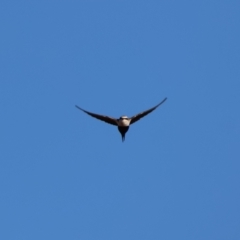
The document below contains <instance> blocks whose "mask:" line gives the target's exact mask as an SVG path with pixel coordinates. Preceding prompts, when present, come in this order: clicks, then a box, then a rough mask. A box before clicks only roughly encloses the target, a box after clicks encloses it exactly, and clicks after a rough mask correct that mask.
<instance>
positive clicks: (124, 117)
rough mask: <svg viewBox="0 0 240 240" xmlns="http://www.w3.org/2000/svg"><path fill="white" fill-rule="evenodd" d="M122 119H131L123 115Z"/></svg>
mask: <svg viewBox="0 0 240 240" xmlns="http://www.w3.org/2000/svg"><path fill="white" fill-rule="evenodd" d="M120 119H122V120H124V119H129V118H128V117H127V116H121V117H120Z"/></svg>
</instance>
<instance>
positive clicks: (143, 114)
mask: <svg viewBox="0 0 240 240" xmlns="http://www.w3.org/2000/svg"><path fill="white" fill-rule="evenodd" d="M166 100H167V98H164V99H163V100H162V101H161V102H160V103H159V104H158V105H156V106H155V107H153V108H150V109H148V110H146V111H144V112H141V113H139V114H137V115H135V116H133V117H131V121H130V124H133V123H135V122H137V121H138V120H139V119H140V118H142V117H145V116H146V115H148V114H149V113H150V112H152V111H153V110H155V109H156V108H157V107H159V106H160V105H161V104H162V103H164V102H165V101H166Z"/></svg>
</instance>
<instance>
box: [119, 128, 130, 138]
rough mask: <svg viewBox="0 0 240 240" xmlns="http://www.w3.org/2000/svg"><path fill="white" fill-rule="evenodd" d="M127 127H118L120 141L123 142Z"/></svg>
mask: <svg viewBox="0 0 240 240" xmlns="http://www.w3.org/2000/svg"><path fill="white" fill-rule="evenodd" d="M128 129H129V127H120V126H119V127H118V131H119V132H120V133H121V135H122V141H124V140H125V134H126V132H127V131H128Z"/></svg>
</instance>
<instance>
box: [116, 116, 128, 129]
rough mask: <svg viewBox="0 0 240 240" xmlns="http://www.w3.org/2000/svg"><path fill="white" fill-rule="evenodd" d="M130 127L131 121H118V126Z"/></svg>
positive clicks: (124, 119) (123, 119)
mask: <svg viewBox="0 0 240 240" xmlns="http://www.w3.org/2000/svg"><path fill="white" fill-rule="evenodd" d="M129 125H130V119H126V118H122V119H119V120H118V126H120V127H128V126H129Z"/></svg>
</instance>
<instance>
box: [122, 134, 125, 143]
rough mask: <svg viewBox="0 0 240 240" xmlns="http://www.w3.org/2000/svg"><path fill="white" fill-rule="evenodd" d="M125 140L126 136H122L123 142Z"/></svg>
mask: <svg viewBox="0 0 240 240" xmlns="http://www.w3.org/2000/svg"><path fill="white" fill-rule="evenodd" d="M124 140H125V134H122V142H124Z"/></svg>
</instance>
